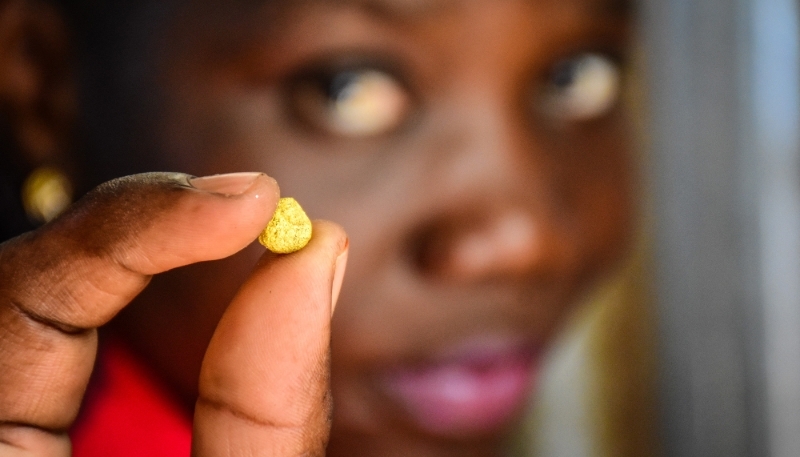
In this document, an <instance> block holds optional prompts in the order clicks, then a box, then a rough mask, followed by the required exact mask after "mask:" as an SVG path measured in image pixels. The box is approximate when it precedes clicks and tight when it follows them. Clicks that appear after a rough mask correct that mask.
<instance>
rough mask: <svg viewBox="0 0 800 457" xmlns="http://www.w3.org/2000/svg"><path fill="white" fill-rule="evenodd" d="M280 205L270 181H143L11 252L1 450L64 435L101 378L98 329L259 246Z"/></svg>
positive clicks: (1, 370)
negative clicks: (169, 280) (178, 273)
mask: <svg viewBox="0 0 800 457" xmlns="http://www.w3.org/2000/svg"><path fill="white" fill-rule="evenodd" d="M278 196H279V191H278V187H277V184H276V183H275V181H274V180H273V179H272V178H270V177H268V176H266V175H264V174H260V173H238V174H233V175H218V176H214V177H208V178H195V179H192V178H190V177H189V176H187V175H182V174H175V173H152V174H145V175H136V176H131V177H126V178H121V179H118V180H114V181H111V182H109V183H106V184H104V185H102V186H100V187H99V188H98V189H96V190H94V191H92V192H91V193H89V194H88V195H87V196H86V197H85V198H84V199H83V200H81V201H80V202H78V203H77V204H76V205H75V206H74V207H73V208H72V209H70V210H69V212H68V213H66V214H64V215H63V216H62V217H60V218H59V219H57V220H56V221H54V223H51V224H49V225H47V226H44V227H42V228H41V229H39V230H37V231H34V232H31V233H29V234H26V235H23V236H21V237H18V238H15V239H13V240H11V241H9V242H7V243H5V244H2V245H0V443H6V445H8V444H9V441H10V442H11V445H12V446H13V447H16V448H28V449H32V448H31V446H33V447H36V446H39V445H43V442H42V441H41V440H40V438H41V437H42V436H43V435H44V436H47V435H49V436H51V437H52V436H53V435H55V436H63V435H64V433H65V432H66V430H67V428H68V427H69V426H70V424H71V423H72V421H73V420H74V418H75V416H76V414H77V412H78V408H79V406H80V401H81V398H82V396H83V392H84V390H85V388H86V383H87V382H88V379H89V375H90V374H91V370H92V366H93V363H94V355H95V350H96V331H95V330H94V329H95V328H96V327H98V326H100V325H102V324H104V323H106V322H107V321H108V320H110V319H111V318H112V317H113V316H114V315H115V314H116V313H117V312H118V311H119V310H120V309H121V308H122V307H124V306H125V305H126V304H127V303H128V302H129V301H130V300H131V299H132V298H133V297H134V296H136V294H138V293H139V292H140V291H141V290H142V289H143V288H144V287H145V285H147V283H148V281H149V279H150V277H151V275H153V274H155V273H159V272H162V271H166V270H169V269H172V268H175V267H178V266H182V265H186V264H190V263H194V262H199V261H204V260H213V259H219V258H222V257H226V256H229V255H231V254H233V253H235V252H237V251H239V250H240V249H242V248H244V247H245V246H247V245H248V244H249V243H250V242H252V240H253V239H255V238H256V236H258V234H259V232H260V231H261V230H262V229H263V228H264V227H265V226H266V224H267V222H268V221H269V219H270V217H271V216H272V213H273V212H274V210H275V206H276V204H277V201H278ZM59 439H61V438H59ZM64 439H65V438H64ZM0 447H2V444H0Z"/></svg>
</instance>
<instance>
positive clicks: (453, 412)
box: [386, 342, 538, 436]
mask: <svg viewBox="0 0 800 457" xmlns="http://www.w3.org/2000/svg"><path fill="white" fill-rule="evenodd" d="M536 352H537V351H534V350H532V349H531V348H530V347H526V346H524V345H520V344H514V343H511V342H505V343H499V344H498V343H497V342H494V343H488V342H484V343H477V344H476V343H471V344H468V345H463V346H462V347H461V348H460V349H455V350H453V351H448V355H446V356H444V357H442V358H439V359H437V360H435V361H432V362H428V363H424V364H419V365H415V366H411V367H401V368H398V369H396V370H393V371H391V372H390V373H389V374H388V376H387V377H386V386H387V389H388V391H389V392H390V394H391V395H392V396H393V397H394V398H395V399H396V400H398V401H399V403H400V404H401V405H402V406H403V408H404V409H405V411H406V412H407V413H408V414H409V415H410V416H411V418H412V419H413V420H414V422H416V423H417V424H418V425H419V426H420V427H421V428H422V429H424V430H427V431H429V432H431V433H434V434H440V435H450V436H453V435H464V434H473V433H488V432H492V431H495V430H497V429H500V428H502V427H503V426H504V425H506V424H508V423H509V422H510V421H511V420H512V419H514V418H515V417H516V416H517V414H518V413H519V412H520V411H521V410H522V409H523V408H524V406H525V403H526V401H527V398H528V396H529V393H530V392H531V390H532V388H533V383H534V380H535V374H536V373H535V372H536V367H537V365H538V364H537V363H536V362H537V357H536Z"/></svg>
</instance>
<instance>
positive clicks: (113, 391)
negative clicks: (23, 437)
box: [70, 344, 192, 457]
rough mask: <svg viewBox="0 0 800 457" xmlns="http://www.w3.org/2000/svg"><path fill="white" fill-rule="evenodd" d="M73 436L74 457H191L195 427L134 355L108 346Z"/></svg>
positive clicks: (96, 370) (102, 356)
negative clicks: (193, 429) (193, 427)
mask: <svg viewBox="0 0 800 457" xmlns="http://www.w3.org/2000/svg"><path fill="white" fill-rule="evenodd" d="M70 436H71V437H72V450H73V456H74V457H108V456H113V457H141V456H149V457H176V456H181V457H188V456H189V454H190V450H191V443H192V424H191V419H190V418H189V417H187V414H186V412H185V411H184V410H183V409H182V408H181V407H180V406H179V405H178V403H177V402H176V401H175V400H174V399H173V398H172V397H171V396H170V395H169V393H168V392H167V390H166V389H165V388H164V387H163V386H162V385H160V383H159V382H158V380H157V379H156V377H155V376H154V375H153V374H152V373H150V372H149V371H148V370H147V369H146V367H145V366H144V365H143V364H142V363H141V362H140V361H138V360H137V359H136V357H135V356H134V355H133V354H132V353H131V352H130V351H128V350H127V349H125V348H124V347H122V346H121V345H119V344H110V345H108V346H105V347H104V348H103V350H102V351H100V354H99V359H98V363H97V367H96V368H95V374H94V378H93V380H92V382H91V383H90V387H89V390H88V392H87V395H86V401H85V403H84V407H83V410H82V411H81V415H80V417H79V418H78V421H77V422H76V424H75V427H73V430H72V432H71V433H70Z"/></svg>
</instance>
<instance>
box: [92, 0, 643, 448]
mask: <svg viewBox="0 0 800 457" xmlns="http://www.w3.org/2000/svg"><path fill="white" fill-rule="evenodd" d="M220 8H224V7H220V6H219V5H216V4H215V5H209V4H199V5H197V4H196V5H188V6H184V7H182V8H180V9H179V10H178V11H179V13H180V14H176V15H175V19H174V20H173V21H168V22H167V25H166V26H165V29H164V30H161V31H160V32H159V33H158V34H157V35H158V38H157V39H156V40H155V42H156V45H154V47H155V48H157V49H158V50H159V52H158V54H157V56H156V57H153V65H151V66H150V68H154V69H155V73H154V74H152V75H150V76H149V78H150V79H149V80H150V81H156V82H157V85H156V86H155V88H154V90H153V93H150V94H146V97H147V98H148V100H149V99H153V100H155V103H156V105H157V106H158V110H157V113H158V114H157V115H155V114H154V115H152V116H151V119H150V121H152V124H151V123H148V122H147V120H145V121H143V123H142V124H141V125H137V126H133V127H132V129H134V130H135V131H137V132H146V133H145V136H143V137H142V138H141V142H142V144H146V145H148V148H149V147H150V146H151V145H152V151H156V152H155V153H153V152H152V151H150V152H148V153H147V154H142V155H140V156H139V157H145V158H146V159H144V160H146V163H133V162H132V163H131V164H130V166H129V167H130V168H131V169H176V170H180V171H183V172H186V173H190V174H193V175H197V176H204V175H209V174H214V173H226V172H235V171H241V170H264V171H266V172H268V173H269V174H270V176H273V177H275V178H276V179H277V180H278V182H280V184H281V191H282V193H283V194H284V195H291V196H293V197H295V198H297V199H298V201H300V202H301V204H303V206H304V207H305V209H306V210H307V211H308V213H309V214H310V215H312V217H322V218H325V219H330V220H335V221H337V222H338V223H340V224H342V226H343V227H344V228H345V229H346V230H347V233H348V236H349V239H350V247H351V249H350V250H351V251H352V252H351V253H350V256H349V257H350V262H349V263H350V264H349V266H348V278H347V281H345V283H344V286H343V288H342V292H341V300H340V301H339V305H338V306H337V311H336V314H335V319H334V320H333V322H332V332H331V335H332V339H331V353H332V378H331V388H332V392H333V398H334V401H335V408H334V410H333V411H334V413H333V414H334V415H333V426H332V429H331V439H330V443H329V446H328V455H348V456H357V455H367V456H393V455H398V456H399V455H415V456H447V455H470V456H473V455H474V456H490V455H497V454H498V453H499V452H500V451H499V449H501V447H502V443H503V441H504V440H505V439H506V438H507V437H508V434H509V433H510V431H511V430H512V429H513V426H514V419H516V418H518V417H519V415H520V414H521V412H522V411H521V409H519V408H518V410H517V411H516V412H515V413H514V414H513V415H511V416H509V417H508V418H507V419H504V420H503V421H501V423H499V424H495V425H492V426H490V427H485V428H481V429H479V430H478V429H474V428H463V427H462V428H459V427H454V428H452V429H448V430H445V431H441V430H431V429H430V428H426V427H425V426H424V424H423V425H421V424H420V423H419V422H418V421H416V420H415V419H414V418H413V417H411V416H410V415H409V413H408V412H407V411H406V410H405V409H404V408H403V406H402V405H401V404H399V403H398V402H397V400H396V399H395V398H393V397H392V395H391V393H390V392H387V389H386V387H385V385H383V384H382V382H381V379H383V378H382V377H383V376H384V374H385V373H386V372H387V370H392V369H393V368H395V367H397V366H401V367H404V366H414V365H415V364H418V363H426V362H427V361H429V360H430V359H431V358H432V357H436V354H438V353H439V352H441V351H447V350H449V348H451V347H454V346H457V345H459V344H461V343H462V342H464V341H472V340H475V339H481V338H500V339H503V340H506V339H508V340H513V341H522V342H524V345H525V347H531V348H534V349H535V352H536V353H537V354H541V352H542V351H544V350H545V349H546V348H547V347H548V345H549V344H550V343H551V342H552V340H553V339H554V338H555V336H556V335H557V333H558V331H559V329H560V327H561V326H562V324H563V321H564V320H565V318H566V316H567V315H568V313H569V311H570V309H571V306H572V304H573V303H574V302H575V300H576V298H577V297H578V296H579V295H580V294H581V293H583V292H584V291H585V290H586V288H587V287H588V286H589V285H591V283H592V281H593V280H595V279H596V278H597V277H599V276H600V275H601V274H602V272H603V271H605V270H606V269H607V268H609V267H610V266H612V265H613V263H614V262H615V261H616V260H617V259H618V258H619V257H620V255H621V254H622V252H623V250H624V247H625V241H626V238H627V235H628V233H629V231H630V220H631V202H630V193H631V190H630V189H631V188H630V176H629V175H630V168H629V164H628V160H629V158H628V151H627V146H626V142H625V125H624V118H623V116H622V113H621V111H620V108H619V106H618V104H615V105H613V106H611V107H608V108H605V109H603V110H597V112H596V113H595V112H592V113H591V115H587V114H586V113H582V114H580V115H576V114H575V111H574V110H573V111H569V112H566V114H564V113H563V112H559V114H558V115H555V114H553V112H552V111H546V110H543V109H541V100H542V99H543V98H544V95H542V94H543V93H545V92H544V90H545V89H547V88H548V87H549V85H551V84H552V80H553V74H554V71H555V70H554V69H555V68H557V67H558V65H559V63H560V62H563V61H565V60H569V59H572V58H574V57H575V56H582V55H584V54H586V53H595V54H599V55H602V56H605V57H607V58H608V60H610V61H613V57H614V55H615V54H621V53H622V52H623V51H624V47H625V44H626V33H625V30H626V25H627V17H626V15H625V12H624V10H621V9H620V7H619V6H618V5H617V3H616V2H609V1H605V0H571V1H555V0H553V1H527V0H504V1H498V2H481V1H469V0H464V1H438V0H420V1H391V0H390V1H378V0H374V1H373V0H365V1H363V2H359V1H353V2H323V1H311V2H292V3H287V4H283V3H279V4H276V5H273V6H271V7H266V8H260V7H259V8H254V9H253V10H251V11H247V12H246V13H241V14H233V13H230V14H221V13H220V11H222V10H220ZM178 17H179V18H180V20H179V19H177V18H178ZM345 70H347V71H351V72H355V73H357V74H361V75H362V76H363V75H364V74H365V72H368V71H372V70H376V71H377V73H379V74H380V75H382V76H381V78H379V79H375V81H378V82H379V83H376V84H377V85H376V86H370V87H379V88H383V89H380V90H384V92H380V93H381V94H385V93H388V94H390V95H389V96H387V97H388V98H384V99H382V100H384V101H385V100H390V101H392V100H393V101H394V102H386V104H385V105H386V106H389V107H394V109H395V111H396V113H399V114H397V115H396V116H394V117H391V116H389V117H388V118H387V119H389V121H386V122H385V123H384V124H380V125H379V126H378V127H375V126H374V125H371V124H370V125H371V126H368V128H367V127H360V128H361V130H358V129H356V130H353V128H355V127H353V126H352V125H351V124H347V128H349V129H350V130H343V129H344V127H341V125H342V124H335V123H329V122H328V119H329V118H331V117H332V116H334V115H337V113H336V112H334V113H332V112H330V110H329V108H327V107H329V106H330V105H326V104H324V103H322V102H320V101H319V100H320V95H319V92H318V91H317V92H315V90H314V88H315V87H317V86H318V85H319V84H318V82H319V79H320V78H319V77H318V75H319V74H325V75H329V74H331V73H336V72H340V73H341V72H344V71H345ZM359 72H360V73H359ZM370 74H374V73H370ZM387 75H388V76H387ZM384 76H386V77H384ZM387 78H388V79H387ZM323 79H324V78H323ZM387 80H388V81H389V83H386V81H387ZM315 84H317V86H315ZM381 84H382V85H381ZM387 87H388V89H387ZM376 90H377V89H376ZM143 98H145V95H144V94H143ZM398 99H399V100H401V102H397V100H398ZM392 103H394V104H392ZM151 108H152V107H151ZM142 109H144V108H142ZM395 111H393V112H395ZM338 114H339V115H341V113H338ZM342 116H343V115H342ZM371 118H373V119H374V118H379V116H377V115H375V113H372V116H371ZM348 119H349V120H352V119H350V118H347V119H345V120H348ZM331 122H333V121H331ZM354 132H355V133H354ZM124 147H130V145H124ZM122 171H123V172H124V170H122ZM97 211H98V216H96V217H100V215H99V214H100V210H97ZM332 238H336V236H332ZM337 242H339V243H340V241H331V243H332V244H333V245H336V243H337ZM331 249H333V248H331ZM333 250H334V251H335V250H336V249H333ZM260 252H261V248H259V247H258V246H252V245H251V246H250V247H248V248H246V249H244V250H243V251H242V252H240V253H238V254H236V255H234V256H232V257H229V258H227V259H224V260H219V261H216V262H210V263H200V264H196V265H192V266H188V267H185V268H181V269H177V270H173V271H171V272H168V273H166V274H163V275H160V276H157V277H155V279H154V280H153V281H152V284H150V286H149V287H148V288H147V289H146V290H145V291H144V292H143V293H142V294H141V295H140V296H139V297H138V298H137V299H136V300H135V302H136V304H135V306H132V307H130V308H127V309H125V310H124V311H123V312H122V313H121V314H120V315H119V316H118V318H117V319H116V320H115V322H114V323H113V329H114V331H116V332H118V333H119V334H121V335H123V336H124V338H125V339H126V340H127V341H128V342H129V343H130V344H131V345H132V346H133V347H134V348H135V349H136V350H137V351H138V352H139V353H140V354H141V355H142V356H143V357H144V358H145V359H146V360H148V361H149V362H150V363H151V364H152V365H153V366H154V367H155V368H156V370H157V371H158V372H159V373H160V374H161V375H162V377H163V378H164V380H165V381H166V382H167V383H168V384H169V385H170V386H172V387H173V389H174V390H175V391H176V393H177V394H178V395H179V396H181V397H182V398H184V399H186V403H187V406H188V405H191V404H193V403H194V400H195V398H196V395H197V393H198V373H199V372H200V367H201V363H202V361H203V357H204V354H205V353H206V348H207V346H208V344H209V341H210V340H211V338H212V334H214V331H215V328H216V327H217V324H218V322H219V320H220V317H221V316H222V314H223V312H225V309H226V307H227V306H228V303H229V302H230V301H231V299H232V298H233V297H234V296H235V294H236V291H237V289H239V287H240V285H241V284H242V282H243V281H244V280H245V278H247V276H248V274H250V271H251V270H252V266H253V264H254V263H255V262H256V260H257V259H258V257H259V255H260ZM234 333H235V332H234ZM215 338H217V337H215ZM265 358H267V359H268V357H265ZM539 360H540V357H539V356H537V358H536V360H535V361H534V364H535V365H538V363H539ZM265 363H268V362H266V361H265ZM226 366H227V365H226ZM231 370H234V371H235V367H234V368H231ZM200 386H201V387H200V391H201V392H202V384H200ZM312 428H313V427H312ZM323 428H324V427H323ZM196 433H197V431H196ZM318 434H319V433H318ZM323 434H324V433H323Z"/></svg>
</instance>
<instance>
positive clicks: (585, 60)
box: [540, 53, 622, 121]
mask: <svg viewBox="0 0 800 457" xmlns="http://www.w3.org/2000/svg"><path fill="white" fill-rule="evenodd" d="M621 77H622V74H621V70H620V68H619V65H618V64H617V63H616V62H615V61H613V60H612V59H611V58H609V57H607V56H603V55H601V54H595V53H585V54H579V55H577V56H575V57H572V58H570V59H567V60H564V61H561V62H560V63H558V64H557V65H556V66H555V67H554V68H553V70H552V72H551V73H550V75H549V80H548V83H547V84H546V86H545V89H544V91H543V92H542V98H541V105H540V106H541V109H542V112H543V113H544V114H545V115H547V116H549V117H551V118H553V119H557V120H562V121H585V120H590V119H594V118H597V117H600V116H602V115H604V114H606V113H607V112H608V111H609V110H611V108H613V107H614V105H615V104H616V103H617V101H618V99H619V93H620V85H621Z"/></svg>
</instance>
